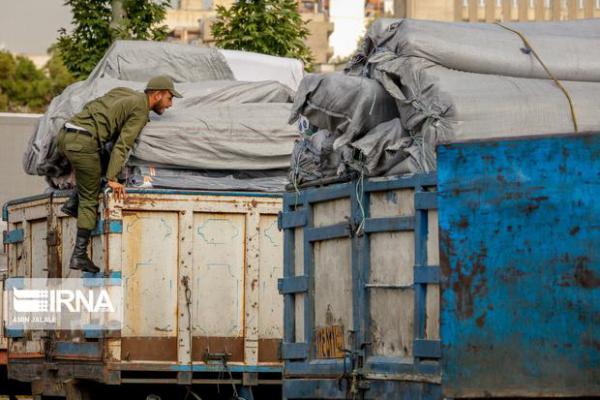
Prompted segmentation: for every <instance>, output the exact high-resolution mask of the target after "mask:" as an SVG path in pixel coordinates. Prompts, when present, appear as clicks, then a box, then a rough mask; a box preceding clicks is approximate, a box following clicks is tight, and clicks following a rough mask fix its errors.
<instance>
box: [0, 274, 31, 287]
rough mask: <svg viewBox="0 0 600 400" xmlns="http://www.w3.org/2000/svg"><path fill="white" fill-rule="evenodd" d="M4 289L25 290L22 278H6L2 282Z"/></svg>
mask: <svg viewBox="0 0 600 400" xmlns="http://www.w3.org/2000/svg"><path fill="white" fill-rule="evenodd" d="M29 279H31V278H29ZM4 289H5V290H10V289H25V278H24V277H22V276H13V277H10V278H7V279H6V281H4Z"/></svg>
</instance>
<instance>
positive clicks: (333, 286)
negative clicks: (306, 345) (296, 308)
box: [314, 239, 353, 333]
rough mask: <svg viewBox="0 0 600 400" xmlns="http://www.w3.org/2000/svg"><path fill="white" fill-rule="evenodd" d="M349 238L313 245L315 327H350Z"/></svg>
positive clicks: (351, 322) (350, 280)
mask: <svg viewBox="0 0 600 400" xmlns="http://www.w3.org/2000/svg"><path fill="white" fill-rule="evenodd" d="M350 243H351V242H350V239H335V240H327V241H324V242H317V243H315V244H314V260H315V266H314V274H315V279H314V280H315V297H314V298H315V301H314V310H315V327H316V328H318V327H325V326H332V325H341V326H343V327H344V329H346V332H345V333H347V330H348V329H352V326H353V315H352V271H351V262H350V258H351V252H350Z"/></svg>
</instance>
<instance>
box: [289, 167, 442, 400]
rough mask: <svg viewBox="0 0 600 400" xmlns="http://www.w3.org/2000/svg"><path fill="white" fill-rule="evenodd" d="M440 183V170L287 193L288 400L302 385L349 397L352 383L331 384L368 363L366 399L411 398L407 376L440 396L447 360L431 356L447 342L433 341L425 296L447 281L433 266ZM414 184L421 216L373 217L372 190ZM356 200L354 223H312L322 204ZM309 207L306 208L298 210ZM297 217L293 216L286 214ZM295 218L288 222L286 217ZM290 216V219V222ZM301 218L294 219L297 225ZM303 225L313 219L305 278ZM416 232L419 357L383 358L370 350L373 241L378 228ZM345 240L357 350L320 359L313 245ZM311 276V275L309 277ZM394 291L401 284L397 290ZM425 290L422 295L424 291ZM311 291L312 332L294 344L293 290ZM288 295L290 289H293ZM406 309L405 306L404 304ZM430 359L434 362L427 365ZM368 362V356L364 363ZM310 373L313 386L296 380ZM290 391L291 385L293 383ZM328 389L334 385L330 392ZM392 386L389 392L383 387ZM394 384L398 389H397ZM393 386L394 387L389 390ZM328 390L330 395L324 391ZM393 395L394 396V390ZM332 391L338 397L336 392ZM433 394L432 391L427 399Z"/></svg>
mask: <svg viewBox="0 0 600 400" xmlns="http://www.w3.org/2000/svg"><path fill="white" fill-rule="evenodd" d="M434 185H435V175H433V174H428V175H412V176H409V177H394V178H383V179H382V178H377V179H373V180H364V181H363V180H362V179H358V180H355V181H352V182H347V183H342V184H336V185H332V186H326V187H320V188H312V189H306V190H302V191H300V192H291V193H286V194H284V212H283V214H282V216H281V227H282V228H283V229H284V242H285V243H284V279H283V280H282V281H281V283H280V290H281V293H284V295H285V299H289V300H284V309H285V310H284V314H285V315H284V320H285V323H284V338H285V340H284V344H283V346H282V349H283V351H282V352H283V354H284V360H285V375H286V376H287V377H288V378H286V379H285V381H286V385H287V384H288V383H289V385H287V386H284V397H289V398H294V391H295V390H296V389H299V388H302V389H301V390H302V391H303V392H304V395H306V396H308V397H302V396H304V395H302V396H300V397H298V398H321V397H322V396H324V397H323V398H345V396H346V395H347V393H346V389H345V388H341V389H340V388H339V387H338V386H337V384H335V385H333V386H332V385H330V383H331V382H329V381H328V380H329V379H331V378H334V377H335V378H339V377H340V376H346V377H349V376H350V375H351V374H352V372H353V369H354V368H356V367H357V366H358V365H361V363H362V364H363V365H364V368H363V369H361V368H358V369H357V370H355V372H358V374H359V376H360V377H359V380H360V381H361V385H362V386H368V387H369V389H368V390H366V391H365V392H363V393H364V394H366V397H365V398H383V397H381V396H387V397H388V398H403V393H404V394H406V393H407V391H408V392H409V391H410V390H409V387H410V386H411V385H412V383H410V382H407V381H405V378H403V377H412V378H411V379H413V378H414V379H417V380H418V379H421V380H422V382H423V383H419V384H418V385H420V388H421V389H419V390H418V391H417V392H414V393H415V396H417V393H419V396H420V397H424V396H423V391H429V392H431V393H435V397H434V398H439V397H440V389H439V381H440V379H441V378H440V367H439V363H437V362H432V361H431V359H435V358H439V357H440V342H439V341H432V340H427V339H426V338H425V336H424V335H425V319H426V318H425V313H426V310H425V295H426V288H427V285H428V284H430V283H439V276H440V273H439V267H438V266H434V265H428V264H427V251H426V250H427V235H428V232H427V210H428V209H433V208H436V207H437V199H436V193H435V192H431V191H427V192H426V191H425V190H431V189H430V188H431V187H433V186H434ZM403 188H413V189H415V191H416V194H415V207H416V208H417V214H416V216H415V217H397V216H391V217H386V218H369V209H370V207H369V201H370V193H372V192H377V191H386V190H397V189H403ZM340 198H346V199H347V198H349V199H350V204H351V217H350V219H349V221H348V223H339V224H335V225H330V226H323V227H318V228H314V227H313V226H312V206H313V204H314V203H316V202H323V201H328V200H334V199H340ZM298 206H301V207H302V209H301V210H302V211H297V207H298ZM286 214H289V217H286ZM286 218H287V219H286ZM284 221H286V222H284ZM291 221H294V222H291ZM299 223H306V225H305V226H304V229H303V230H302V231H301V232H302V233H303V235H304V236H303V241H304V254H303V257H304V258H303V264H304V276H300V277H297V276H295V271H294V268H295V267H294V265H295V262H296V261H295V257H298V256H301V255H295V254H294V242H295V240H296V239H295V234H296V233H297V232H296V230H295V229H294V228H295V226H297V225H298V224H299ZM413 230H415V247H416V251H417V252H418V253H419V254H418V255H417V258H416V260H415V261H416V263H415V266H414V269H415V283H414V285H413V286H414V287H415V288H418V289H415V292H416V296H418V299H419V300H418V301H416V302H415V304H416V308H415V313H417V314H418V316H416V317H415V321H420V326H421V328H420V329H419V330H418V334H416V335H415V340H416V341H415V345H414V348H415V359H414V360H413V359H412V358H410V359H397V358H394V357H378V356H372V355H371V354H370V346H369V342H370V341H371V340H372V339H371V338H370V337H369V336H370V329H371V328H370V325H371V321H370V305H369V296H368V292H369V290H370V288H369V285H367V283H368V278H369V270H370V265H369V264H370V254H369V253H370V240H369V236H370V234H371V233H379V232H395V231H413ZM338 237H349V238H351V242H352V246H351V251H352V257H351V263H352V265H351V267H352V268H351V271H352V292H353V296H352V309H353V323H354V325H353V326H352V327H351V328H350V329H351V330H352V338H351V340H349V342H348V347H350V348H349V349H348V350H349V351H350V353H348V355H347V356H346V358H345V359H327V360H321V359H315V358H314V354H312V349H313V348H314V346H315V345H314V343H313V334H314V279H315V276H314V255H313V251H314V248H313V244H314V243H315V242H318V241H323V240H329V239H333V238H338ZM305 279H306V280H305ZM305 282H306V284H305ZM392 290H393V289H392ZM419 290H420V292H419ZM290 292H293V293H300V292H305V293H306V295H305V296H304V301H305V303H304V313H305V314H304V337H305V342H303V343H295V342H291V341H292V340H293V339H294V338H295V334H294V330H295V328H294V321H295V318H296V316H295V308H294V307H293V303H292V301H293V299H294V298H295V297H294V296H293V295H290V294H289V293H290ZM286 293H288V294H286ZM398 306H401V305H398ZM421 358H426V359H427V361H426V362H421V361H420V359H421ZM360 360H362V361H360ZM372 374H374V375H373V376H381V374H384V375H385V376H386V378H385V379H384V381H382V382H376V381H375V380H373V379H371V378H367V376H371V375H372ZM302 377H304V378H308V377H310V380H309V381H310V384H307V383H306V382H307V381H306V380H301V382H303V383H302V384H300V385H296V384H295V383H294V380H295V379H298V378H302ZM286 387H287V388H288V389H285V388H286ZM325 388H327V389H325ZM382 388H387V389H382ZM391 388H393V390H392V389H391ZM388 389H389V390H391V391H389V392H386V390H388ZM323 390H325V391H326V392H327V394H326V393H325V392H324V391H323ZM392 394H393V395H392ZM328 396H331V397H328ZM425 397H426V396H425Z"/></svg>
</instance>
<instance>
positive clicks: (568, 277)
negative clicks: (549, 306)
mask: <svg viewBox="0 0 600 400" xmlns="http://www.w3.org/2000/svg"><path fill="white" fill-rule="evenodd" d="M559 261H561V262H564V263H571V262H572V259H571V257H569V255H568V254H565V255H563V256H562V257H559ZM574 261H575V263H574V264H575V268H574V269H573V271H572V272H568V273H566V274H563V275H562V276H561V279H560V281H559V283H558V285H559V286H561V287H569V286H579V287H582V288H583V289H596V288H598V287H600V276H598V275H597V274H596V273H595V272H594V271H592V270H591V269H589V268H588V264H589V262H590V259H589V258H588V257H586V256H579V257H576V258H575V260H574Z"/></svg>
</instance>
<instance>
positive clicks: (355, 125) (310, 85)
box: [290, 73, 398, 149]
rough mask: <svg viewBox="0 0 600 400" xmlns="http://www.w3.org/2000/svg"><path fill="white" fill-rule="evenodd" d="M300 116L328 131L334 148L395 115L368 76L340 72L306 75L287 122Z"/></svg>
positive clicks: (391, 107) (391, 106)
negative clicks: (333, 139) (330, 133)
mask: <svg viewBox="0 0 600 400" xmlns="http://www.w3.org/2000/svg"><path fill="white" fill-rule="evenodd" d="M300 115H303V116H304V117H306V118H307V119H308V120H309V121H310V123H311V124H312V125H314V126H316V127H318V128H319V129H327V130H328V131H330V132H332V133H333V134H334V135H335V136H336V140H335V143H334V148H335V149H338V148H340V147H342V146H344V145H346V144H348V143H350V142H351V141H353V140H355V139H356V138H358V137H360V136H362V135H364V134H365V133H367V131H369V130H370V129H371V128H374V127H375V126H377V125H379V124H380V123H381V122H384V121H389V120H391V119H393V118H396V117H398V110H397V109H396V107H395V106H394V103H393V101H392V98H391V97H390V95H389V94H388V93H386V91H385V90H384V89H383V88H382V87H381V85H380V84H379V83H377V82H376V81H374V80H372V79H366V78H362V77H355V76H347V75H344V74H342V73H330V74H309V75H307V76H306V77H304V79H303V80H302V82H301V83H300V86H299V87H298V92H297V93H296V98H295V100H294V107H293V111H292V116H291V118H290V123H291V122H294V121H296V119H298V118H299V116H300Z"/></svg>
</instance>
